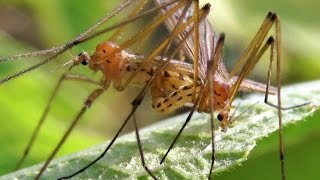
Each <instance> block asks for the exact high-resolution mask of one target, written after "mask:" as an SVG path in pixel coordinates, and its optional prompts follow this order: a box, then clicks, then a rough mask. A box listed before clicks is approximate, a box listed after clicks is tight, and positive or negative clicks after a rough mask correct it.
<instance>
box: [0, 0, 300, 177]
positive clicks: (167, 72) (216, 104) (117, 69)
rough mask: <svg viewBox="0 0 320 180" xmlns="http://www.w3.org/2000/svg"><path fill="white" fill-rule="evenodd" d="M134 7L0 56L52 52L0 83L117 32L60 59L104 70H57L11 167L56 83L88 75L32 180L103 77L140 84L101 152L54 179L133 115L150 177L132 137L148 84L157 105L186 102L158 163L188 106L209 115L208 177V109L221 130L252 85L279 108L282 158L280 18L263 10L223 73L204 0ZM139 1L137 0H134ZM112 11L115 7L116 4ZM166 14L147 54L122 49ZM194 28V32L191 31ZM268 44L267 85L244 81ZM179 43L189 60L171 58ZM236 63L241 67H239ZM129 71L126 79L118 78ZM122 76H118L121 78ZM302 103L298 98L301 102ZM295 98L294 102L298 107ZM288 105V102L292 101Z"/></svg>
mask: <svg viewBox="0 0 320 180" xmlns="http://www.w3.org/2000/svg"><path fill="white" fill-rule="evenodd" d="M141 2H143V3H140V4H139V5H138V6H137V8H135V9H136V10H135V11H134V12H133V14H135V16H133V18H131V19H129V20H126V21H123V22H120V23H118V24H116V25H114V26H111V27H109V28H105V29H102V30H100V31H97V32H92V30H93V29H95V28H96V26H98V25H100V24H101V23H103V22H104V21H105V20H107V19H109V17H107V18H104V19H103V21H100V22H98V23H97V24H96V25H95V26H93V27H91V28H90V29H89V30H88V31H86V32H85V33H83V34H81V35H79V36H78V37H77V38H75V40H73V41H70V42H68V43H67V44H65V45H63V46H60V47H57V48H53V49H50V50H47V51H38V52H35V53H31V54H22V55H17V56H13V57H9V58H3V59H1V60H0V61H6V60H11V59H17V58H22V57H26V56H37V55H40V54H47V53H48V52H49V53H53V55H52V56H51V57H50V58H48V59H46V60H45V61H43V62H41V63H39V64H36V65H34V66H32V67H30V68H28V69H26V70H24V71H21V72H18V73H17V74H14V75H12V76H9V77H7V78H5V79H3V80H1V81H0V83H4V82H7V81H9V80H11V79H13V78H15V77H18V76H20V75H22V74H24V73H26V72H29V71H31V70H33V69H36V68H38V67H39V66H42V65H43V64H46V63H48V62H49V61H51V60H52V59H54V58H55V57H56V56H58V55H59V54H61V53H63V52H65V51H66V50H68V49H70V48H71V47H73V46H75V45H77V44H80V43H82V42H85V41H87V40H89V39H92V38H94V37H97V36H98V35H100V34H102V33H104V32H106V31H110V30H111V29H117V32H116V33H115V35H114V36H113V37H111V38H110V40H109V41H106V42H102V43H101V44H99V45H98V46H97V47H96V51H95V52H94V53H93V54H92V55H89V54H88V53H87V52H82V53H80V54H79V55H78V56H76V57H74V58H73V59H72V60H71V61H70V62H68V63H66V64H64V66H67V65H69V64H71V66H70V69H71V68H73V67H74V66H77V65H80V64H82V65H88V67H89V68H90V70H92V71H100V72H101V73H102V75H103V78H102V80H101V81H100V82H97V81H95V80H91V79H90V78H87V77H84V76H80V75H73V74H65V75H63V76H62V77H61V78H60V80H59V82H58V84H57V86H56V88H55V90H54V93H53V94H52V96H51V98H50V100H49V103H48V105H47V108H46V110H45V112H44V114H43V116H42V118H41V120H40V122H39V123H38V126H37V128H36V130H35V131H34V134H33V136H32V138H31V140H30V141H29V145H28V147H27V149H26V151H25V154H24V156H23V157H22V158H21V161H20V162H19V164H18V166H20V165H21V164H22V163H23V162H24V159H25V158H26V157H27V155H28V152H29V149H30V147H31V145H32V143H33V141H34V140H35V138H36V137H37V134H38V131H39V129H40V127H41V125H42V123H43V121H44V119H45V117H46V115H47V113H48V111H49V107H50V104H51V103H52V101H53V99H54V97H55V96H56V93H57V91H58V89H59V88H60V85H61V83H62V82H63V81H65V80H78V81H83V82H88V83H91V84H95V85H98V88H97V89H96V90H94V91H93V92H92V93H90V95H89V96H88V98H87V100H86V101H85V104H84V106H83V107H82V109H81V110H80V112H79V113H78V115H77V116H76V118H75V119H74V120H73V121H72V123H71V125H70V127H69V128H68V129H67V131H66V133H65V134H64V135H63V137H62V139H61V140H60V142H59V144H58V145H57V146H56V148H55V149H54V151H53V152H52V154H51V155H50V157H49V158H48V159H47V161H46V162H45V164H44V165H43V167H42V168H41V170H40V172H39V173H38V175H37V176H36V179H39V178H40V177H41V175H42V173H44V172H45V170H46V168H47V166H48V165H49V163H50V162H51V160H52V159H53V157H54V156H55V155H56V153H57V152H58V150H59V149H60V148H61V146H62V144H63V143H64V142H65V140H66V139H67V137H68V135H69V134H70V133H71V131H72V130H73V128H74V126H75V125H76V124H77V122H78V121H79V120H80V118H81V117H82V115H83V114H84V113H85V111H86V110H87V109H88V108H89V107H90V106H91V104H92V103H93V102H94V101H95V100H96V99H97V98H98V97H99V96H100V95H101V94H103V93H104V92H105V91H106V90H107V89H108V87H109V86H110V84H111V83H112V84H113V86H114V87H115V88H116V89H117V90H119V91H122V90H123V89H125V88H126V87H127V86H128V85H129V84H130V83H138V84H140V85H142V86H143V88H142V90H141V92H140V93H139V94H138V96H137V97H136V98H135V99H134V101H133V102H132V110H131V112H130V114H129V115H128V116H127V118H126V119H125V121H124V123H123V124H122V126H121V127H120V129H119V130H118V132H117V133H116V135H115V136H114V138H113V139H112V140H111V142H110V144H109V145H108V147H107V148H106V149H105V151H104V152H103V153H102V154H101V155H100V156H99V157H98V158H96V159H95V160H93V161H92V162H91V163H89V164H88V165H87V166H85V167H83V168H82V169H80V170H79V171H77V172H75V173H74V174H71V175H69V176H66V177H62V178H60V179H66V178H71V177H73V176H75V175H77V174H79V173H81V172H83V171H84V170H86V169H87V168H89V167H90V166H92V165H93V164H94V163H96V162H97V161H98V160H100V159H101V158H102V157H103V156H104V155H105V154H106V153H107V152H108V150H109V149H110V148H111V146H112V145H113V143H114V142H115V140H116V139H117V137H118V136H119V134H120V132H121V131H122V129H123V128H124V126H125V125H126V124H127V122H128V121H129V120H130V119H131V118H132V119H133V122H134V125H135V133H136V138H137V142H138V143H137V144H138V148H139V153H140V156H141V161H142V164H143V167H144V168H145V170H146V172H147V173H148V174H149V175H150V176H151V177H152V178H154V179H157V177H156V176H155V175H154V174H153V173H152V171H151V170H150V169H149V168H148V166H147V164H146V163H145V160H144V155H143V150H142V145H141V141H140V137H139V131H138V126H137V122H136V120H135V116H134V114H135V112H136V110H137V108H138V107H139V105H140V103H141V101H142V100H143V98H144V96H145V95H146V93H147V92H148V91H150V92H151V96H152V99H153V102H152V107H153V108H154V109H156V110H157V111H160V112H164V113H165V112H172V111H174V110H176V109H177V108H179V107H181V106H183V105H184V104H186V103H191V104H193V108H192V110H191V112H190V114H189V116H188V118H187V119H186V121H185V123H184V124H183V126H182V128H181V129H180V131H179V133H178V134H177V136H176V137H175V138H174V140H173V142H172V144H171V145H170V147H169V148H168V151H167V152H166V154H165V156H164V157H163V158H162V160H161V162H160V163H163V162H164V160H165V158H166V156H167V155H168V153H169V152H170V150H171V149H172V148H173V146H174V144H175V142H176V141H177V140H178V137H179V136H180V134H181V133H182V131H183V129H184V128H185V126H186V125H187V123H188V122H189V121H190V119H191V117H192V114H193V112H194V111H195V110H198V111H199V112H206V113H210V114H211V135H212V158H211V161H212V162H211V166H210V172H209V173H208V174H209V176H208V178H209V179H210V177H211V174H212V171H213V170H214V160H215V156H214V154H215V148H214V141H213V140H214V131H213V129H214V124H213V117H212V113H213V112H214V111H217V112H218V116H217V119H218V120H219V121H220V127H221V129H222V131H226V130H227V127H228V125H229V123H230V109H231V107H232V102H233V100H234V98H235V95H236V93H237V92H238V91H239V90H244V91H246V90H251V91H258V92H265V102H266V103H267V104H269V105H271V106H273V107H276V108H277V109H278V117H279V132H280V133H279V134H280V136H279V139H280V154H281V157H283V156H284V148H283V141H282V124H281V110H282V109H289V108H293V107H289V108H282V107H281V95H280V88H281V83H280V47H279V46H280V34H281V33H280V21H279V18H278V16H277V15H276V14H275V13H269V14H268V15H267V17H266V19H265V20H264V22H263V24H262V25H261V27H260V29H259V31H258V33H257V34H256V35H255V37H254V39H253V40H252V42H251V43H250V45H249V46H248V49H247V50H246V51H245V52H244V53H243V55H242V56H241V58H240V60H239V62H238V63H237V65H236V66H235V67H234V69H233V70H232V71H231V73H230V74H228V73H227V70H226V68H225V66H224V64H223V62H222V61H221V60H222V58H221V54H222V50H223V45H224V38H225V36H224V34H221V35H220V36H219V37H217V36H216V35H215V32H214V31H213V29H212V25H211V24H210V23H209V21H208V20H206V19H205V16H206V15H207V14H208V13H209V9H210V8H209V5H206V6H204V7H203V8H202V9H200V8H199V3H198V1H187V0H185V1H179V2H177V1H170V2H162V1H159V0H158V1H156V3H157V7H156V8H153V9H151V10H148V11H145V12H143V13H141V14H139V9H141V6H143V5H144V4H145V2H146V1H141ZM130 3H131V1H126V2H124V3H123V4H122V6H121V7H125V6H126V5H127V4H130ZM141 4H142V5H141ZM117 10H119V9H117ZM117 10H116V11H114V13H113V15H115V14H116V13H117ZM157 10H161V11H162V12H163V13H162V15H160V16H159V18H158V19H157V20H156V21H154V22H153V23H151V25H150V26H149V27H147V28H145V29H143V30H142V31H141V32H140V33H138V34H136V35H134V36H133V37H131V38H130V39H129V40H128V41H126V42H124V43H122V44H121V45H117V44H115V43H114V42H112V41H111V40H112V39H114V37H116V36H117V35H118V34H119V33H121V31H124V27H125V24H127V23H129V22H131V21H133V20H135V19H138V18H139V17H142V16H145V15H146V14H148V13H150V14H151V13H153V12H155V11H157ZM164 21H165V23H166V25H167V26H168V29H169V30H170V32H171V33H170V36H168V37H167V38H166V39H165V40H164V41H163V42H161V44H160V45H159V47H158V48H156V49H154V50H153V51H152V52H151V53H150V54H149V55H147V56H142V55H136V54H133V53H130V52H127V51H126V50H125V49H126V48H128V47H130V46H131V45H132V44H134V43H136V42H137V41H138V40H141V39H142V38H143V37H145V36H147V34H148V33H150V32H152V31H153V30H154V29H155V28H156V27H158V26H159V25H160V24H161V23H163V22H164ZM273 24H275V29H276V33H275V37H273V36H270V38H269V39H268V40H267V41H266V42H265V43H263V42H264V41H265V39H266V38H267V33H268V32H269V31H270V29H271V27H272V26H273ZM192 35H193V36H192ZM174 41H175V42H176V44H177V48H176V49H175V50H172V52H170V51H169V50H170V48H172V47H171V46H172V43H173V42H174ZM268 48H270V49H271V51H270V52H271V53H270V54H271V55H270V65H269V68H268V81H267V84H266V85H264V84H261V83H257V82H254V81H251V80H247V79H245V77H247V76H248V74H249V73H250V71H251V70H252V69H253V67H254V66H255V64H256V63H257V62H258V61H259V59H260V57H261V56H262V55H263V54H264V53H265V51H266V50H267V49H268ZM180 50H182V52H183V53H184V54H185V55H186V56H187V58H188V59H190V60H192V62H193V63H188V62H181V61H179V60H173V58H174V57H175V55H176V54H177V53H178V52H179V51H180ZM274 60H277V82H278V83H277V90H276V89H275V88H274V87H271V86H270V77H271V65H272V62H273V61H274ZM241 67H242V70H240V68H241ZM236 73H239V76H235V74H236ZM141 76H142V77H144V78H142V79H137V78H136V77H141ZM124 77H128V78H124ZM124 79H125V81H124V82H123V80H124ZM269 94H277V98H278V104H277V105H274V104H271V103H269V102H268V95H269ZM302 105H305V104H302ZM302 105H298V106H302ZM298 106H294V107H298ZM281 167H282V178H283V179H284V178H285V172H284V159H281Z"/></svg>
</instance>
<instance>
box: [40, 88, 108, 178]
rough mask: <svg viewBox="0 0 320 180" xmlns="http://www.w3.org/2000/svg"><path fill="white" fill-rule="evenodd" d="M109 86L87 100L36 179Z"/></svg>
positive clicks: (94, 92) (100, 89) (92, 94)
mask: <svg viewBox="0 0 320 180" xmlns="http://www.w3.org/2000/svg"><path fill="white" fill-rule="evenodd" d="M108 86H109V84H106V86H103V87H101V88H99V89H96V90H95V91H93V92H92V93H91V94H90V95H89V96H88V98H87V100H86V101H85V103H84V106H83V107H82V109H81V110H80V112H79V113H78V114H77V116H76V118H75V119H74V120H73V121H72V123H71V125H70V126H69V128H68V129H67V131H66V132H65V134H64V135H63V137H62V138H61V140H60V141H59V143H58V145H57V146H56V147H55V149H54V150H53V151H52V153H51V154H50V156H49V158H48V159H47V161H46V162H45V164H44V165H43V166H42V168H41V169H40V171H39V173H38V174H37V176H36V177H35V179H40V177H41V175H42V174H43V172H44V171H45V170H46V168H47V167H48V165H49V163H50V162H51V160H52V159H53V157H54V156H55V155H56V154H57V152H58V150H59V149H60V148H61V146H62V145H63V143H64V142H65V141H66V139H67V137H68V136H69V134H70V133H71V132H72V130H73V128H74V127H75V125H76V124H77V123H78V121H79V120H80V118H81V117H82V115H83V114H84V113H85V112H86V110H87V109H88V108H89V107H90V106H91V104H92V103H93V102H94V101H95V100H96V99H97V98H98V97H99V96H100V95H101V94H102V93H103V92H105V90H106V88H107V87H108Z"/></svg>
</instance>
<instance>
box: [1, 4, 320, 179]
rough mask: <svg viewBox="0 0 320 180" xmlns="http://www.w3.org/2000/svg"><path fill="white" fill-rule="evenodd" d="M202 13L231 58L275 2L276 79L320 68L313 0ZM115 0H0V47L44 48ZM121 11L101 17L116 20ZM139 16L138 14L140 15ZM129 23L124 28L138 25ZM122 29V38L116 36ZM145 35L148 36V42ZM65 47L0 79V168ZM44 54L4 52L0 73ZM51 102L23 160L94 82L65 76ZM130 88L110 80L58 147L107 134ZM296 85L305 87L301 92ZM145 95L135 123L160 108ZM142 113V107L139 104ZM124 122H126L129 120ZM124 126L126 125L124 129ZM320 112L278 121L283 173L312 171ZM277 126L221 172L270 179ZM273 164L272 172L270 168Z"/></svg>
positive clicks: (60, 128) (35, 111)
mask: <svg viewBox="0 0 320 180" xmlns="http://www.w3.org/2000/svg"><path fill="white" fill-rule="evenodd" d="M210 3H211V4H212V11H211V13H210V17H209V19H210V21H211V22H212V24H213V25H214V27H215V29H216V30H217V31H218V32H225V33H226V48H225V53H224V57H225V58H224V61H225V62H226V64H227V66H228V67H232V66H233V65H234V62H235V61H236V60H237V57H239V56H240V54H241V52H242V51H243V50H244V49H245V48H246V46H247V45H248V43H249V42H250V40H251V38H252V37H253V36H254V34H255V32H256V31H257V30H258V28H259V26H260V24H261V22H262V20H263V19H264V17H265V16H266V14H267V12H268V11H270V10H271V11H276V12H277V13H278V14H279V16H280V17H281V24H282V37H283V45H282V50H283V63H282V64H283V66H282V70H283V71H282V79H283V82H284V84H290V83H295V82H304V81H308V80H313V79H317V78H319V75H318V71H319V69H320V61H319V60H318V59H319V58H320V51H319V44H318V40H320V37H319V36H320V34H319V31H320V22H319V20H318V18H319V15H320V14H319V13H318V9H317V7H319V2H317V1H315V0H307V1H303V2H302V1H281V2H279V1H276V0H270V1H262V2H258V1H253V0H244V1H235V0H224V1H210ZM118 4H119V2H118V1H116V0H113V1H110V0H108V1H107V0H91V1H90V3H88V1H85V0H78V1H75V0H69V1H64V0H45V1H36V0H10V1H9V0H0V56H1V57H3V56H9V55H13V54H18V53H22V52H28V51H32V50H36V49H44V48H49V47H52V46H57V45H60V44H63V43H65V42H67V41H68V40H70V39H72V38H73V37H75V36H76V35H77V34H79V33H81V32H83V31H84V30H85V29H86V28H88V27H89V26H90V25H92V24H93V23H95V22H96V21H97V20H98V19H100V18H101V17H102V16H104V15H105V14H106V13H108V12H110V11H111V10H112V9H113V8H115V7H117V5H118ZM123 17H125V14H120V15H119V16H117V17H116V18H115V19H112V20H111V21H109V22H108V24H112V23H114V22H118V21H119V20H120V19H123ZM138 23H139V25H140V24H142V23H143V22H141V21H140V22H138ZM139 25H137V24H135V25H132V27H130V28H128V31H126V32H125V33H124V34H123V37H125V36H126V35H130V34H132V31H137V29H136V28H135V26H137V27H140V26H139ZM107 36H108V35H104V36H103V37H100V38H98V39H95V40H93V41H90V42H88V43H85V44H83V45H80V46H79V47H76V48H73V49H72V51H71V52H72V53H73V54H78V53H79V52H80V51H81V49H85V50H86V51H88V52H93V51H94V48H95V45H96V44H97V43H99V42H101V41H103V40H105V39H107ZM123 39H125V38H123ZM149 44H150V43H149ZM70 58H71V55H70V53H69V52H66V53H65V54H64V55H62V56H59V58H57V59H56V60H54V62H52V63H50V64H49V65H46V66H44V67H42V68H39V69H37V70H36V71H34V72H31V73H28V74H26V75H24V76H22V77H20V78H18V79H15V80H12V81H11V82H8V83H5V84H3V85H1V87H0V122H1V125H0V133H1V134H0V144H1V145H0V159H1V162H0V175H2V174H6V173H9V172H11V171H12V169H13V168H14V165H15V163H16V162H17V161H18V159H19V157H21V155H22V152H23V148H24V147H25V146H26V144H27V141H28V140H29V137H30V135H31V132H32V130H33V128H34V127H35V125H36V123H37V121H38V119H39V118H40V116H41V113H42V112H43V110H44V107H45V105H46V102H47V101H48V99H49V97H50V95H51V92H52V91H53V88H54V86H55V84H56V82H57V80H58V78H59V77H60V75H61V74H62V73H63V72H65V71H66V69H60V70H57V71H53V72H52V70H53V69H55V68H56V67H57V66H59V65H61V64H62V63H63V62H65V61H66V60H69V59H70ZM42 59H43V58H27V59H22V60H17V61H11V62H5V63H1V65H0V78H1V79H2V78H4V77H7V76H8V75H10V74H12V73H14V72H17V71H19V70H21V69H22V68H24V67H28V66H30V65H31V64H34V63H36V62H39V61H41V60H42ZM267 64H268V60H267V56H265V57H264V58H263V60H262V61H261V62H260V63H259V65H258V67H257V68H256V69H255V71H254V73H253V74H252V75H251V76H250V77H251V78H253V79H256V80H259V81H262V82H264V81H265V79H266V66H267ZM73 72H74V73H80V74H85V75H88V76H91V77H93V78H96V79H97V78H98V77H99V74H98V73H97V74H93V73H92V72H90V71H88V70H87V69H86V68H77V69H74V70H73ZM62 88H63V90H61V92H60V93H59V95H58V97H57V99H56V101H55V102H54V104H53V106H52V109H51V112H50V114H49V117H48V119H47V123H46V124H45V127H44V128H43V129H42V130H41V136H40V138H39V139H38V141H37V142H36V144H35V146H34V148H33V149H32V151H31V153H30V157H29V158H28V159H27V161H26V163H25V166H30V165H33V164H36V163H39V162H42V161H43V160H45V159H46V157H47V156H48V154H49V152H50V151H51V150H52V148H53V147H54V145H55V144H56V143H57V141H58V139H59V138H60V136H61V134H62V133H63V132H64V130H65V128H66V127H67V126H68V123H69V122H70V121H71V120H72V118H73V117H74V116H75V114H76V113H77V111H78V110H79V109H80V107H81V106H82V104H83V101H84V99H85V98H86V96H87V95H88V94H89V93H90V92H91V91H92V90H93V89H94V86H92V85H87V84H84V83H79V82H66V83H65V84H64V85H63V87H62ZM136 93H137V89H136V88H129V89H128V90H126V91H125V92H121V93H119V92H116V91H115V90H114V89H112V88H110V89H109V90H108V92H107V93H105V94H104V95H103V96H102V97H101V98H100V99H99V100H98V101H97V102H96V103H95V104H94V105H93V106H92V108H91V109H90V111H89V112H88V113H86V114H85V115H84V117H83V118H82V120H81V123H80V124H79V125H78V126H77V128H76V131H75V132H73V133H72V135H71V137H70V138H69V140H68V141H67V142H66V143H65V145H64V147H63V148H62V149H61V150H60V152H59V154H58V155H59V156H62V155H66V154H69V153H72V152H75V151H78V150H81V149H84V148H86V147H89V146H92V145H94V144H99V143H101V142H103V141H105V140H107V139H110V137H112V136H113V135H114V133H115V131H116V130H117V129H118V127H119V126H120V124H121V122H122V121H123V119H124V118H125V117H126V115H127V114H128V112H129V110H130V102H131V101H132V100H133V98H134V96H135V94H136ZM301 93H303V92H301ZM149 106H150V100H148V99H147V100H146V102H144V104H143V107H142V108H140V109H141V111H138V114H137V119H139V120H140V121H139V122H140V124H141V126H142V125H147V124H150V123H152V122H154V121H156V120H158V119H161V115H159V114H157V113H155V112H153V110H152V109H151V107H149ZM147 111H148V112H150V113H145V112H147ZM131 127H132V125H131ZM131 127H128V128H127V129H126V131H130V129H131ZM319 130H320V121H318V120H317V119H309V120H308V121H305V122H302V123H299V124H297V125H291V126H289V127H288V128H286V129H285V137H286V145H287V154H286V155H287V169H288V176H289V179H301V178H302V177H304V178H306V179H317V178H318V177H320V172H319V171H317V169H316V167H317V165H318V162H319V160H320V159H319V158H318V159H317V155H316V153H317V151H318V150H319V149H320V143H318V142H319V140H320V134H319V132H320V131H319ZM277 148H278V141H277V135H276V134H275V135H273V136H271V137H270V138H267V139H266V140H263V141H261V142H259V144H258V148H256V149H255V150H254V153H253V154H252V155H251V156H250V159H249V161H247V162H245V163H243V166H242V167H238V168H235V169H234V170H232V171H230V172H228V173H223V174H221V175H219V176H217V179H256V178H257V177H259V179H278V178H279V177H280V176H279V172H280V168H279V160H278V154H277V150H278V149H277ZM277 173H278V174H277Z"/></svg>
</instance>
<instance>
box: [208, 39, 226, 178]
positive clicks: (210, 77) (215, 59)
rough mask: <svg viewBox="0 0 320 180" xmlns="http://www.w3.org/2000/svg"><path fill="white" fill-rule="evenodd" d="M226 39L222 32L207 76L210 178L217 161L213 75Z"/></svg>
mask: <svg viewBox="0 0 320 180" xmlns="http://www.w3.org/2000/svg"><path fill="white" fill-rule="evenodd" d="M224 39H225V35H224V34H221V35H220V37H219V39H218V42H217V46H216V48H215V50H214V51H213V52H212V55H211V57H212V58H213V60H212V61H211V63H210V64H209V65H211V66H210V67H209V70H208V71H209V72H207V77H206V79H207V80H206V81H208V85H209V103H210V125H211V126H210V127H211V128H210V132H211V149H212V152H211V153H212V154H211V165H210V172H209V175H208V179H209V180H210V179H211V176H212V174H213V170H214V162H215V143H214V139H215V135H214V122H213V119H214V118H213V113H214V104H213V101H212V100H213V88H214V87H213V76H214V74H215V73H216V70H217V68H218V64H219V63H220V60H221V56H222V50H223V46H224Z"/></svg>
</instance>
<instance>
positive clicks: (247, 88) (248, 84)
mask: <svg viewBox="0 0 320 180" xmlns="http://www.w3.org/2000/svg"><path fill="white" fill-rule="evenodd" d="M237 79H238V76H233V77H232V78H231V79H230V83H231V84H232V85H233V84H234V83H236V81H237ZM266 88H267V85H266V84H263V83H260V82H256V81H253V80H250V79H244V80H243V81H242V83H241V84H240V88H239V91H244V92H252V91H254V92H259V93H265V92H266ZM276 93H277V88H276V87H274V86H269V94H276Z"/></svg>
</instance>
